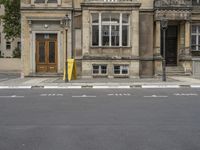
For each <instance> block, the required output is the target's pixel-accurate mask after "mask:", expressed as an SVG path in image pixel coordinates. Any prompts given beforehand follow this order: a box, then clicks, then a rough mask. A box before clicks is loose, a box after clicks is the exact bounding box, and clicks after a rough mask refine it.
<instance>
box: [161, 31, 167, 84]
mask: <svg viewBox="0 0 200 150" xmlns="http://www.w3.org/2000/svg"><path fill="white" fill-rule="evenodd" d="M165 34H166V29H163V61H162V69H163V75H162V80H163V81H166V60H165V47H166V46H165V41H166V40H165Z"/></svg>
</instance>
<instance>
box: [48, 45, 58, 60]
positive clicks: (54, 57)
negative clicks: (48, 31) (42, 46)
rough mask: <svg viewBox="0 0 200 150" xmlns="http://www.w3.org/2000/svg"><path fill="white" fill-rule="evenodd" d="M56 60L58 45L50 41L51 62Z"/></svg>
mask: <svg viewBox="0 0 200 150" xmlns="http://www.w3.org/2000/svg"><path fill="white" fill-rule="evenodd" d="M55 62H56V45H55V42H49V63H55Z"/></svg>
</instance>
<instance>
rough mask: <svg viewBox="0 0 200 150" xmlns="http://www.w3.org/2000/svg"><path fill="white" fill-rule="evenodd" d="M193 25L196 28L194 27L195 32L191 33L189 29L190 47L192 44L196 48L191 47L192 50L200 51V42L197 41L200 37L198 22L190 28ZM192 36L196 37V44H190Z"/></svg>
mask: <svg viewBox="0 0 200 150" xmlns="http://www.w3.org/2000/svg"><path fill="white" fill-rule="evenodd" d="M193 26H197V28H196V32H195V33H193V32H192V31H191V48H192V46H196V49H192V51H200V43H199V41H200V39H199V38H200V24H193V25H192V28H193ZM191 30H192V29H191ZM192 36H195V37H196V44H195V45H192Z"/></svg>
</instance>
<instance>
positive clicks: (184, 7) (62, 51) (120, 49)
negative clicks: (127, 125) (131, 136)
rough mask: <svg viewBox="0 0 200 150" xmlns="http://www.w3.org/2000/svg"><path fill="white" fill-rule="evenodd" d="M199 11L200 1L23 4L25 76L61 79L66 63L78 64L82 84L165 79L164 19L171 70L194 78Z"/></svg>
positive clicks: (47, 0) (26, 0)
mask: <svg viewBox="0 0 200 150" xmlns="http://www.w3.org/2000/svg"><path fill="white" fill-rule="evenodd" d="M199 6H200V2H199V0H74V1H72V0H21V14H22V19H21V20H22V35H21V38H22V61H23V72H24V75H25V76H30V75H38V74H43V75H50V74H62V73H63V69H64V62H65V61H66V59H67V58H75V59H76V62H77V71H78V76H80V77H83V78H95V77H108V78H114V77H129V78H138V77H152V76H156V75H161V74H162V60H163V57H162V56H163V51H162V47H163V46H162V45H163V42H162V41H163V35H162V32H161V27H160V22H161V19H162V18H163V17H165V18H166V19H167V20H168V29H167V32H166V40H165V42H166V53H165V55H166V64H167V67H168V68H175V70H176V68H177V69H178V68H181V69H182V70H183V73H184V74H192V58H193V57H196V56H198V55H199V51H200V46H199V44H200V14H199V13H200V11H199V10H200V9H199ZM66 16H67V17H68V18H69V20H70V21H69V20H68V23H66V22H65V21H66V20H65V18H66Z"/></svg>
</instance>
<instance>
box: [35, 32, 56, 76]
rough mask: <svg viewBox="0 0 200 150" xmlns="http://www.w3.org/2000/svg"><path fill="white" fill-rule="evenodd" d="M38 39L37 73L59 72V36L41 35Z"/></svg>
mask: <svg viewBox="0 0 200 150" xmlns="http://www.w3.org/2000/svg"><path fill="white" fill-rule="evenodd" d="M36 37H37V35H36ZM49 37H51V38H49ZM52 37H53V38H52ZM36 39H37V40H36V71H37V72H51V73H53V72H57V35H56V36H55V34H50V35H46V34H39V36H38V37H37V38H36Z"/></svg>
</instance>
